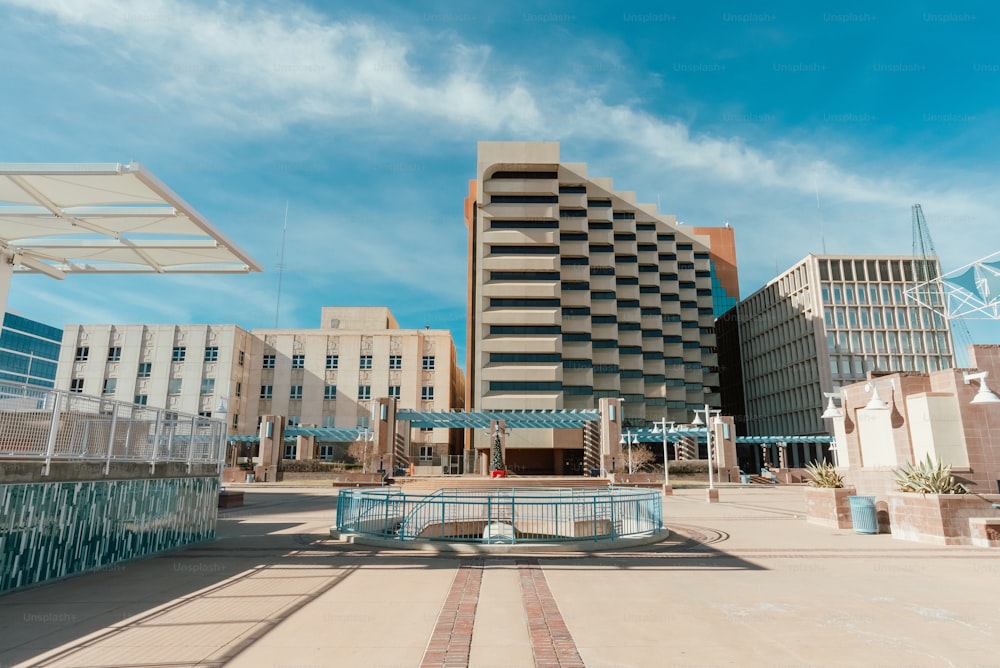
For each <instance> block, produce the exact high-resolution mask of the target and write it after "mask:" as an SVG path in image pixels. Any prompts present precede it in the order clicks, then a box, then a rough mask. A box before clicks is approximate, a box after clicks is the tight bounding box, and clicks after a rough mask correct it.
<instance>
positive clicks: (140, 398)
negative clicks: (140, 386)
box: [132, 394, 149, 406]
mask: <svg viewBox="0 0 1000 668" xmlns="http://www.w3.org/2000/svg"><path fill="white" fill-rule="evenodd" d="M132 403H136V404H139V405H140V406H145V405H146V404H148V403H149V395H148V394H137V395H135V397H134V401H133V402H132Z"/></svg>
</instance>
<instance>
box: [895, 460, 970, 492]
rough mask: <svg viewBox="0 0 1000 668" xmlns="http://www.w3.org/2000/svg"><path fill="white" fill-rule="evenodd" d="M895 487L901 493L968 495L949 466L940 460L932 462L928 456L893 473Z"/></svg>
mask: <svg viewBox="0 0 1000 668" xmlns="http://www.w3.org/2000/svg"><path fill="white" fill-rule="evenodd" d="M893 474H894V475H895V476H896V487H898V488H899V491H901V492H919V493H921V494H968V493H969V490H968V489H966V488H965V485H963V484H962V483H960V482H958V481H957V480H955V476H953V475H952V474H951V466H950V465H947V464H945V463H944V462H942V461H941V460H936V461H935V460H934V459H932V458H931V456H930V454H929V453H928V455H927V456H926V457H925V458H924V460H923V461H921V462H918V463H916V464H907V465H906V466H903V467H902V468H898V469H896V470H895V471H893Z"/></svg>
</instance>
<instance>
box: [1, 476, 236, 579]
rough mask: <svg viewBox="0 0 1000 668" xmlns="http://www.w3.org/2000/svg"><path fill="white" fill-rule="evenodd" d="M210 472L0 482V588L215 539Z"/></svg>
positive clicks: (215, 493)
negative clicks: (186, 475)
mask: <svg viewBox="0 0 1000 668" xmlns="http://www.w3.org/2000/svg"><path fill="white" fill-rule="evenodd" d="M218 498H219V480H218V478H214V477H213V478H163V479H149V480H146V479H144V480H100V481H92V482H60V483H34V484H24V485H0V592H3V591H7V590H9V589H14V588H16V587H22V586H24V585H28V584H33V583H36V582H42V581H44V580H48V579H50V578H57V577H62V576H64V575H70V574H72V573H80V572H83V571H86V570H90V569H93V568H98V567H100V566H107V565H109V564H113V563H115V562H118V561H123V560H125V559H133V558H135V557H141V556H143V555H147V554H151V553H153V552H158V551H160V550H168V549H172V548H176V547H179V546H181V545H186V544H188V543H194V542H197V541H202V540H208V539H211V538H214V537H215V521H216V517H217V514H218Z"/></svg>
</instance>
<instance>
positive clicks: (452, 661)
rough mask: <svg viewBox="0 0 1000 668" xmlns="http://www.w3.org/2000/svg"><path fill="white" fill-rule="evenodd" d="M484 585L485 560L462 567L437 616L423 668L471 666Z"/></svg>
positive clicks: (422, 662)
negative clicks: (475, 628)
mask: <svg viewBox="0 0 1000 668" xmlns="http://www.w3.org/2000/svg"><path fill="white" fill-rule="evenodd" d="M482 583H483V560H482V559H473V560H471V561H469V562H467V563H464V564H462V565H460V566H459V568H458V572H457V573H455V581H454V582H453V583H452V585H451V590H450V591H449V592H448V598H447V599H445V602H444V607H443V608H441V612H440V614H439V615H438V619H437V623H436V624H435V625H434V632H433V633H432V634H431V639H430V642H428V643H427V649H425V650H424V658H423V660H422V661H421V662H420V668H435V667H437V666H448V667H449V668H450V667H451V666H468V665H469V654H470V652H471V650H472V627H473V625H474V624H475V621H476V605H477V604H478V603H479V589H480V586H481V585H482Z"/></svg>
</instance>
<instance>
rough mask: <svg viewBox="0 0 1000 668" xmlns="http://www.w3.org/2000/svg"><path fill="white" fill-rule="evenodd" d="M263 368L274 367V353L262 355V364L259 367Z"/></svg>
mask: <svg viewBox="0 0 1000 668" xmlns="http://www.w3.org/2000/svg"><path fill="white" fill-rule="evenodd" d="M261 368H263V369H273V368H274V355H264V364H263V366H262V367H261Z"/></svg>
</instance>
